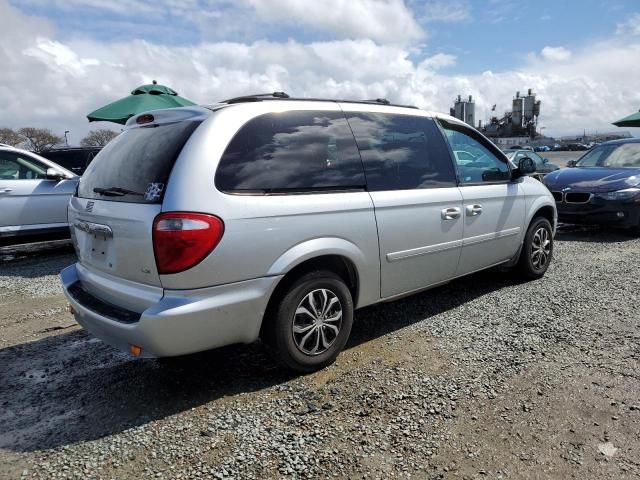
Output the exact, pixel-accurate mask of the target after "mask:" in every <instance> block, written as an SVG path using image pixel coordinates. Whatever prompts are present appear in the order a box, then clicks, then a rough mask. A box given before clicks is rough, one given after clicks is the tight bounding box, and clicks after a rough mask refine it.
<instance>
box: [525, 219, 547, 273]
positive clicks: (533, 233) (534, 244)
mask: <svg viewBox="0 0 640 480" xmlns="http://www.w3.org/2000/svg"><path fill="white" fill-rule="evenodd" d="M552 257H553V229H552V228H551V223H549V220H547V219H546V218H544V217H538V218H534V219H533V221H532V222H531V224H530V225H529V228H528V229H527V234H526V235H525V238H524V243H523V244H522V251H521V252H520V258H519V259H518V265H517V271H518V273H519V274H520V275H521V276H522V277H524V278H525V279H527V280H536V279H538V278H541V277H543V276H544V274H545V273H546V271H547V269H548V268H549V264H550V263H551V259H552Z"/></svg>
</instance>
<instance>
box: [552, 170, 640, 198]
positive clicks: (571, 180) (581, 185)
mask: <svg viewBox="0 0 640 480" xmlns="http://www.w3.org/2000/svg"><path fill="white" fill-rule="evenodd" d="M544 183H545V184H546V185H547V187H548V188H550V189H553V190H562V189H563V188H570V189H572V190H582V191H589V192H613V191H615V190H622V189H624V188H629V187H635V186H636V185H640V168H604V167H590V168H580V167H574V168H563V169H560V170H557V171H555V172H552V173H550V174H548V175H547V176H546V177H545V179H544Z"/></svg>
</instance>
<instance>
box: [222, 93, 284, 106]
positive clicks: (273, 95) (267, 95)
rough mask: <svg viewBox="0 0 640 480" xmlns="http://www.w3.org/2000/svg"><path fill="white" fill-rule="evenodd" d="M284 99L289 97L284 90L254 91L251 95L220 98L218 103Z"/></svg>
mask: <svg viewBox="0 0 640 480" xmlns="http://www.w3.org/2000/svg"><path fill="white" fill-rule="evenodd" d="M270 98H271V99H286V98H290V97H289V95H287V94H286V93H284V92H273V93H255V94H252V95H243V96H241V97H234V98H230V99H228V100H222V101H221V102H220V103H244V102H259V101H260V100H266V99H270Z"/></svg>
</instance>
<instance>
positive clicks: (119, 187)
mask: <svg viewBox="0 0 640 480" xmlns="http://www.w3.org/2000/svg"><path fill="white" fill-rule="evenodd" d="M205 112H206V113H205ZM207 113H209V112H207V111H206V110H204V109H200V108H195V107H194V108H188V109H173V110H162V111H154V112H151V114H147V115H146V116H145V115H141V116H139V117H138V118H140V117H142V118H140V120H143V121H144V123H143V124H141V125H138V124H137V123H136V119H131V120H130V121H129V122H128V124H127V128H126V129H125V130H124V131H123V132H122V133H121V134H120V135H118V136H117V137H116V138H115V139H113V140H112V141H111V142H109V143H108V144H107V146H106V147H104V149H103V150H102V151H101V152H100V153H99V154H98V155H97V156H96V158H95V159H94V160H93V162H92V163H91V164H90V165H89V168H88V169H87V170H86V172H85V173H84V175H83V176H82V178H81V180H80V184H79V186H78V191H77V195H75V196H74V197H73V198H72V200H71V203H70V205H69V223H70V226H71V230H72V236H73V239H74V245H75V247H76V252H77V255H78V263H79V266H78V272H79V276H80V280H81V281H82V283H83V286H84V287H85V288H86V289H87V290H89V291H91V292H92V293H93V294H94V295H96V296H98V297H100V298H102V299H103V300H105V301H110V300H113V297H114V291H115V290H117V289H118V288H123V289H124V288H126V286H127V285H129V286H130V287H131V288H132V289H134V290H135V289H142V290H145V286H149V287H162V285H161V283H160V277H159V275H158V271H157V269H156V263H155V258H154V251H153V241H152V228H153V221H154V219H155V217H156V216H157V215H158V214H159V213H160V211H161V207H162V199H163V195H164V192H165V190H166V185H167V183H168V182H169V176H170V174H171V170H172V168H173V165H174V163H175V161H176V159H177V158H178V156H179V155H180V152H181V150H182V148H183V147H184V145H185V143H186V142H187V141H188V139H189V138H190V136H191V134H192V133H193V132H194V130H195V129H196V128H197V127H198V125H199V124H200V123H201V121H202V120H203V118H204V116H206V115H207ZM152 290H153V288H152ZM134 303H135V302H134Z"/></svg>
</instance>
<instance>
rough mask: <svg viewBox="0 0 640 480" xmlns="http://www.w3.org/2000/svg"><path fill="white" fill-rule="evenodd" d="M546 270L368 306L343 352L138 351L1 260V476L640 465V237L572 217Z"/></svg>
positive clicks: (50, 258)
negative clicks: (332, 356) (328, 362)
mask: <svg viewBox="0 0 640 480" xmlns="http://www.w3.org/2000/svg"><path fill="white" fill-rule="evenodd" d="M556 240H557V241H556V252H555V261H554V263H553V264H552V265H551V267H550V270H549V271H548V273H547V275H546V277H545V278H544V279H542V280H539V281H536V282H530V283H514V280H513V278H512V277H510V276H509V275H508V274H505V273H502V272H497V271H491V272H485V273H481V274H476V275H473V276H470V277H467V278H464V279H461V280H458V281H455V282H452V283H450V284H448V285H446V286H444V287H440V288H438V289H434V290H431V291H429V292H425V293H422V294H418V295H414V296H412V297H410V298H407V299H405V300H401V301H397V302H394V303H389V304H384V305H380V306H376V307H369V308H366V309H363V310H360V311H358V312H357V313H356V322H355V324H354V328H353V332H352V339H351V340H350V343H349V345H348V347H347V349H346V351H345V352H343V353H342V354H341V356H340V357H339V358H338V361H337V362H336V364H335V365H333V366H331V367H329V368H327V369H325V370H323V371H321V372H317V373H314V374H311V375H307V376H303V377H300V376H293V375H291V374H289V373H287V372H284V371H282V370H280V369H279V368H277V367H276V366H275V365H274V364H273V363H272V362H271V361H270V360H269V359H268V358H267V357H266V356H265V354H264V351H263V348H262V346H261V345H260V344H255V345H249V346H246V345H245V346H234V347H229V348H224V349H220V350H217V351H213V352H207V353H203V354H198V355H193V356H190V357H186V358H182V359H177V360H173V361H169V362H165V361H163V362H159V361H155V360H140V359H132V358H130V357H128V356H126V355H124V354H121V353H119V352H117V351H115V350H113V349H111V348H110V347H108V346H105V345H104V344H102V343H101V342H100V341H98V340H95V339H92V338H91V337H89V336H88V335H86V334H85V333H84V332H83V331H82V330H80V329H78V328H77V326H75V325H74V322H73V319H72V318H71V317H70V315H69V314H68V313H66V312H65V310H64V305H65V303H64V300H63V298H62V296H61V293H60V291H59V287H58V285H57V279H56V276H55V274H56V273H57V272H58V271H59V270H60V269H61V268H62V267H63V266H64V265H66V264H69V263H71V262H72V261H73V255H72V254H71V253H65V252H52V253H49V254H48V255H46V256H37V257H31V256H28V257H26V258H18V259H14V260H10V261H5V262H4V263H3V264H2V265H1V270H0V404H1V405H2V409H1V410H0V478H37V479H49V478H78V479H80V478H82V479H85V478H106V479H110V478H113V479H125V478H172V479H173V478H176V479H177V478H232V477H233V478H256V479H263V478H279V477H282V476H290V477H294V478H327V477H334V478H392V477H402V478H405V477H406V478H409V477H413V478H428V479H448V478H460V479H475V478H532V479H533V478H558V479H565V478H587V479H610V478H617V479H624V478H638V476H640V374H639V372H640V368H639V367H640V318H639V315H638V291H639V288H640V277H638V274H637V272H638V264H637V262H638V258H639V255H640V239H635V238H633V237H630V236H629V235H627V234H626V233H623V232H607V231H600V230H597V229H595V230H583V229H574V230H572V229H564V230H562V231H560V232H559V233H558V236H557V238H556Z"/></svg>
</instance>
